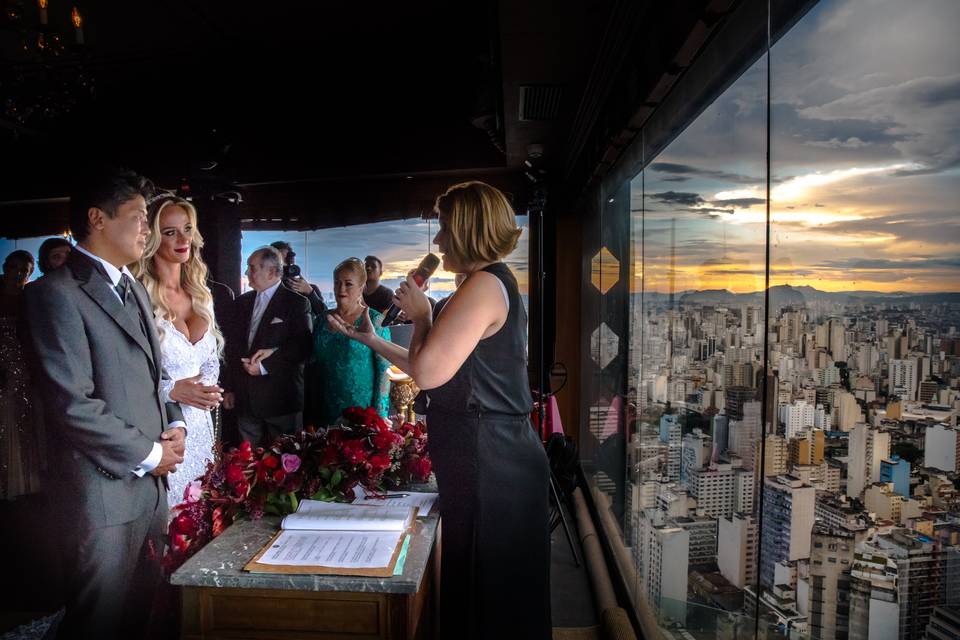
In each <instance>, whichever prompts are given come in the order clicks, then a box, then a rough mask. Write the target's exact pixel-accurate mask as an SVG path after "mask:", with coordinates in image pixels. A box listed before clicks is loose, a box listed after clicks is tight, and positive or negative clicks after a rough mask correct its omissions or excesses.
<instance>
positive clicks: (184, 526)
mask: <svg viewBox="0 0 960 640" xmlns="http://www.w3.org/2000/svg"><path fill="white" fill-rule="evenodd" d="M170 529H171V530H172V531H173V533H174V534H178V533H180V534H183V535H186V536H191V537H192V536H193V535H195V534H196V533H197V523H196V522H194V520H193V518H191V517H190V516H189V515H187V514H186V513H181V514H180V515H178V516H177V517H176V518H174V519H173V521H172V522H171V523H170Z"/></svg>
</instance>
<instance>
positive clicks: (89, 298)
mask: <svg viewBox="0 0 960 640" xmlns="http://www.w3.org/2000/svg"><path fill="white" fill-rule="evenodd" d="M101 269H102V267H101V266H100V265H98V264H97V263H95V262H94V261H93V260H91V259H89V258H87V257H86V256H84V255H82V254H81V253H80V252H78V251H73V252H71V253H70V257H69V259H68V261H67V264H66V265H64V266H63V267H62V268H61V269H58V270H56V271H54V272H52V273H50V274H48V275H46V276H44V277H43V278H41V279H40V280H38V281H37V282H35V283H33V284H31V285H30V287H28V288H27V289H28V291H26V296H25V297H26V312H27V318H26V320H27V322H28V324H29V333H30V336H31V342H32V345H33V348H34V351H35V358H36V364H37V368H38V369H39V371H40V372H41V374H42V387H41V393H42V396H43V400H44V408H45V413H46V415H47V419H48V420H49V422H48V424H49V425H51V428H52V434H51V437H50V438H49V442H50V459H51V469H53V470H54V473H56V474H57V475H58V476H59V477H58V478H57V480H58V482H57V485H56V487H55V488H53V489H52V493H54V494H55V495H58V496H59V497H60V498H62V499H63V503H64V504H65V505H69V506H70V507H71V511H73V515H74V516H75V517H77V518H78V522H77V524H78V525H79V526H81V527H85V528H91V529H95V528H98V527H102V526H110V525H116V524H122V523H125V522H130V521H132V520H136V519H138V518H140V517H145V516H149V515H152V514H153V512H154V510H155V509H156V507H157V504H158V500H165V499H166V494H165V490H164V487H163V484H162V483H161V482H160V481H159V479H158V478H156V477H154V476H152V475H150V474H146V475H145V476H143V477H142V478H139V477H137V476H136V475H134V474H133V473H132V472H131V470H132V469H134V468H136V467H137V466H138V465H139V464H140V463H141V462H142V461H143V460H144V459H146V457H147V456H148V455H149V454H150V451H151V449H152V448H153V444H154V443H155V442H158V441H159V439H160V434H161V433H162V432H163V431H164V429H166V428H167V425H168V424H169V421H170V420H179V419H182V413H181V412H180V410H179V407H178V406H177V405H176V404H175V403H174V404H167V405H165V404H164V403H163V401H162V400H161V398H160V377H161V373H162V363H161V361H160V358H161V352H160V344H159V341H158V339H157V333H156V329H155V327H154V323H153V322H151V321H150V319H151V318H152V314H151V312H150V303H149V301H148V298H147V293H146V290H144V288H143V286H142V285H140V284H139V283H136V282H135V283H134V285H133V287H132V291H133V293H134V294H135V297H136V299H137V302H138V304H139V305H140V308H141V311H142V313H143V314H144V318H145V320H146V321H145V323H144V324H145V326H146V329H147V335H146V336H145V335H144V333H143V331H142V330H141V328H140V323H139V321H138V320H137V319H136V318H135V317H133V316H132V315H131V314H130V313H128V312H127V311H126V310H125V309H124V308H123V306H122V304H121V302H120V300H119V298H118V297H117V295H116V294H115V293H114V291H113V289H112V287H111V284H110V281H109V280H108V279H107V276H106V275H105V274H104V273H103V272H102V271H101ZM168 418H169V420H168Z"/></svg>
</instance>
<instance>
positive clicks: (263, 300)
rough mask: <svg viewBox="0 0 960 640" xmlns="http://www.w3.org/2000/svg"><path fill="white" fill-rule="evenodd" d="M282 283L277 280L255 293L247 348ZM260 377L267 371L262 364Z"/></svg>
mask: <svg viewBox="0 0 960 640" xmlns="http://www.w3.org/2000/svg"><path fill="white" fill-rule="evenodd" d="M282 282H283V281H282V280H277V282H276V284H274V285H273V286H272V287H269V288H267V289H264V290H263V291H258V292H257V297H256V299H255V300H254V302H253V315H251V316H250V333H249V334H248V335H247V347H252V346H253V339H254V338H255V337H256V335H257V329H259V328H260V322H261V321H262V320H263V314H264V312H265V311H266V310H267V307H268V306H269V305H270V301H271V300H272V299H273V296H274V294H276V293H277V289H279V288H280V284H281V283H282ZM260 375H262V376H265V375H267V370H266V369H265V368H264V366H263V363H262V362H261V363H260Z"/></svg>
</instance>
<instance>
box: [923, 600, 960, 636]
mask: <svg viewBox="0 0 960 640" xmlns="http://www.w3.org/2000/svg"><path fill="white" fill-rule="evenodd" d="M923 638H924V640H956V639H957V638H960V608H957V607H936V608H934V610H933V613H932V614H930V622H929V623H927V634H926V635H925V636H924V637H923Z"/></svg>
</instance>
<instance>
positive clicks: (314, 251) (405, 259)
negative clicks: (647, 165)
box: [243, 216, 530, 298]
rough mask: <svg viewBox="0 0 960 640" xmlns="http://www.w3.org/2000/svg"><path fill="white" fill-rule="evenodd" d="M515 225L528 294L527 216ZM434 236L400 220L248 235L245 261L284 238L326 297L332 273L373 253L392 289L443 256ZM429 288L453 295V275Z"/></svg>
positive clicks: (443, 275) (517, 259) (517, 265)
mask: <svg viewBox="0 0 960 640" xmlns="http://www.w3.org/2000/svg"><path fill="white" fill-rule="evenodd" d="M517 224H518V225H520V226H521V227H522V228H523V235H522V236H520V241H519V243H518V245H517V250H516V251H514V253H513V254H512V255H511V256H510V257H509V258H508V259H507V260H506V262H507V264H509V265H510V268H511V269H513V272H514V274H515V275H516V276H517V280H518V282H519V284H520V292H521V293H522V294H526V293H527V282H528V280H529V278H528V275H529V274H528V271H529V270H528V267H527V256H528V254H529V250H528V247H529V244H530V240H529V228H528V225H527V216H517ZM436 232H437V223H436V221H435V220H432V221H427V220H397V221H396V222H378V223H375V224H365V225H357V226H353V227H339V228H335V229H320V230H317V231H309V232H306V233H304V232H276V231H244V232H243V256H244V258H243V259H244V261H246V259H247V256H248V255H250V253H252V252H253V250H254V249H256V248H257V247H259V246H262V245H264V244H269V243H271V242H273V241H274V240H286V241H287V242H289V243H290V244H292V245H293V247H294V251H296V253H297V263H298V264H300V265H301V268H302V269H303V271H304V275H305V276H306V277H307V279H309V280H310V282H312V283H314V284H316V285H318V286H319V287H320V290H321V291H322V292H323V293H324V295H328V294H330V293H331V292H332V291H333V269H334V267H336V266H337V264H339V263H340V262H341V261H342V260H345V259H346V258H349V257H357V258H360V259H361V260H362V259H363V258H364V257H366V256H367V255H375V256H377V257H379V258H380V259H381V260H382V261H383V279H382V280H381V282H382V283H383V284H384V285H386V286H388V287H390V288H391V289H392V288H396V287H398V286H399V285H400V280H401V278H404V277H406V274H407V272H408V271H409V270H410V269H414V268H416V266H417V265H418V264H419V263H420V260H421V258H423V256H424V255H425V254H426V253H427V252H428V251H433V252H434V253H438V252H439V250H438V249H437V245H435V244H432V243H431V241H432V240H433V236H434V235H435V234H436ZM430 290H431V291H432V292H433V293H432V294H431V295H433V297H437V298H442V297H446V296H447V295H449V293H450V292H451V291H453V274H452V273H449V272H447V271H444V270H443V269H442V268H440V269H438V270H437V272H436V273H435V274H434V276H433V278H432V279H431V285H430Z"/></svg>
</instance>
